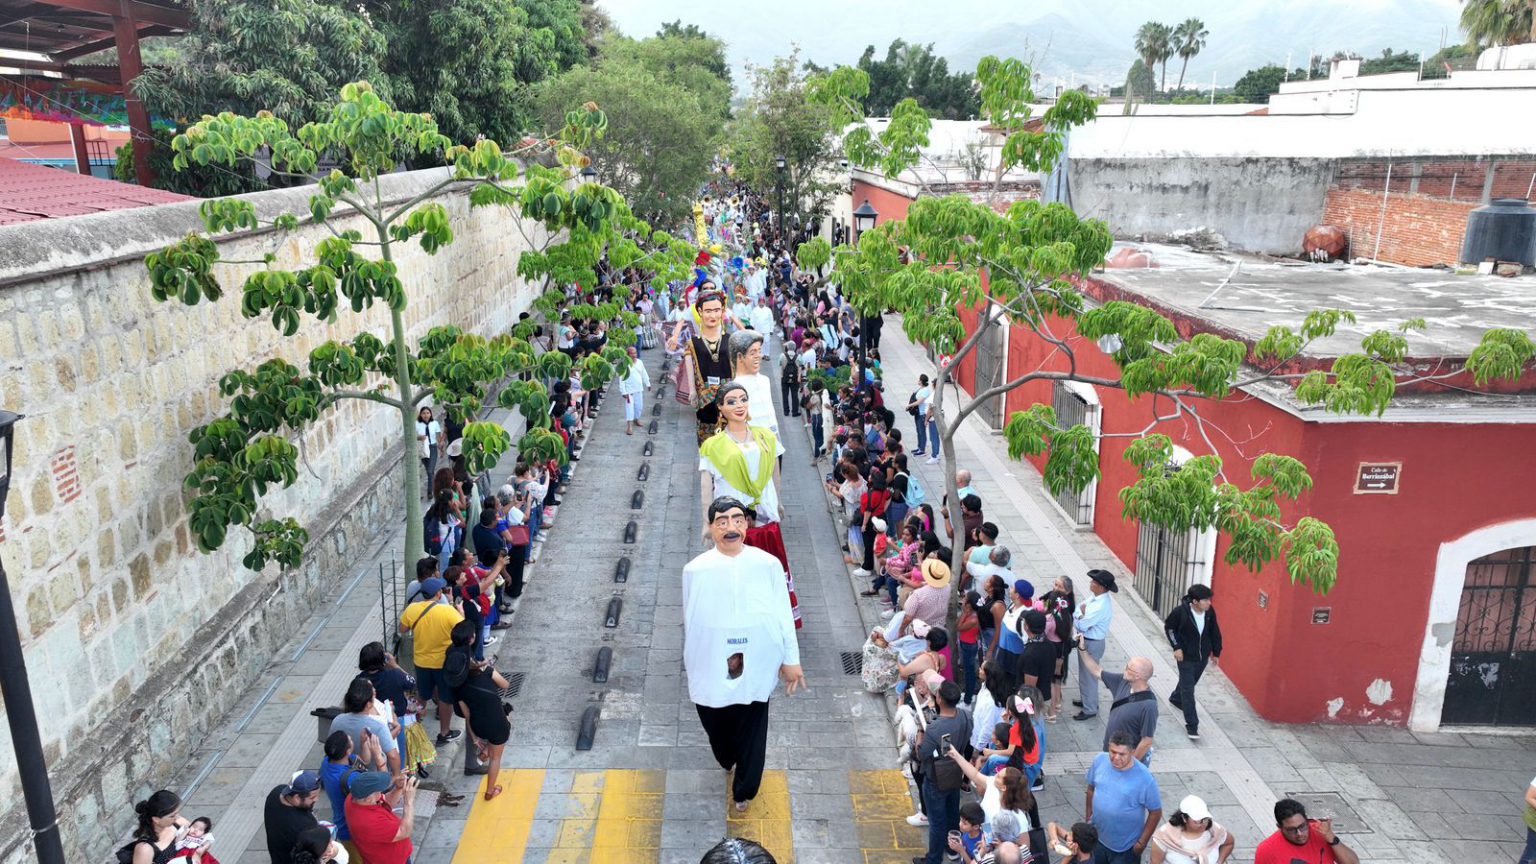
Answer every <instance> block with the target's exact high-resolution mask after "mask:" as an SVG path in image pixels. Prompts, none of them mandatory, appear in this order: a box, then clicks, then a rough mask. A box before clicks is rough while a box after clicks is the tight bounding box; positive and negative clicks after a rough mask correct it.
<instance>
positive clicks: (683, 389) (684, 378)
mask: <svg viewBox="0 0 1536 864" xmlns="http://www.w3.org/2000/svg"><path fill="white" fill-rule="evenodd" d="M672 388H673V394H672V395H673V397H674V398H676V399H677V402H678V404H679V405H687V406H689V407H690V408H691V407H693V358H692V357H691V356H689V354H688V352H687V351H684V352H683V356H682V358H681V359H680V360H678V362H677V375H676V377H675V378H674V380H673V382H672Z"/></svg>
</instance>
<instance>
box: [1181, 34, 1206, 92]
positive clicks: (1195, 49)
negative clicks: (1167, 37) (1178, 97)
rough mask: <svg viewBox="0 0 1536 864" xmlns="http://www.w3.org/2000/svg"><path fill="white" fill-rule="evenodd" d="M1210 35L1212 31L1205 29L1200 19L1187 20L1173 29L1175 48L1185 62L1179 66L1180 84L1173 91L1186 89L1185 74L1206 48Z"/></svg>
mask: <svg viewBox="0 0 1536 864" xmlns="http://www.w3.org/2000/svg"><path fill="white" fill-rule="evenodd" d="M1210 35H1211V31H1209V30H1207V29H1205V22H1204V21H1201V20H1200V19H1199V18H1185V19H1184V20H1183V21H1182V22H1180V23H1179V26H1177V27H1175V28H1174V29H1173V47H1174V50H1175V52H1176V53H1177V54H1178V55H1179V59H1180V60H1181V61H1183V62H1181V63H1180V64H1179V83H1178V84H1176V85H1174V88H1173V89H1175V90H1183V89H1184V73H1185V72H1187V71H1188V70H1189V61H1190V60H1191V59H1192V58H1193V57H1194V56H1195V55H1196V54H1199V53H1200V51H1201V49H1203V48H1204V47H1205V39H1206V37H1207V36H1210Z"/></svg>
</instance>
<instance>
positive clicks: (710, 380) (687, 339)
mask: <svg viewBox="0 0 1536 864" xmlns="http://www.w3.org/2000/svg"><path fill="white" fill-rule="evenodd" d="M693 308H694V313H695V314H694V318H695V319H696V321H697V324H695V325H690V324H689V323H688V322H686V321H683V322H679V324H678V325H677V326H676V327H674V328H673V330H672V335H671V336H669V337H667V353H669V354H676V353H677V352H678V351H681V352H682V353H683V357H684V359H685V360H686V361H687V362H686V363H685V367H686V369H687V370H691V374H692V376H693V401H692V405H693V409H694V414H695V417H696V418H697V421H698V424H699V429H698V435H699V443H700V444H702V443H704V439H705V438H708V437H709V436H711V435H713V434H715V428H716V425H717V424H718V422H719V420H720V409H719V406H718V405H716V403H715V394H716V393H718V392H719V391H720V385H722V384H724V383H725V382H726V381H729V380H730V378H731V361H730V357H729V356H728V354H727V344H726V340H725V295H724V294H722V293H721V292H720V290H719V289H717V288H716V287H715V283H713V282H708V281H706V282H705V283H704V284H703V285H702V286H701V287H700V288H699V292H698V296H697V298H696V299H695V300H694V305H693Z"/></svg>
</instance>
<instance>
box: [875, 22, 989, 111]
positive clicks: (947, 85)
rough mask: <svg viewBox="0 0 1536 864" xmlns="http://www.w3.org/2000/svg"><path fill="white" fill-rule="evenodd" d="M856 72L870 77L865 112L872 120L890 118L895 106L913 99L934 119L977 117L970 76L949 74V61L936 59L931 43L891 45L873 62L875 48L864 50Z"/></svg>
mask: <svg viewBox="0 0 1536 864" xmlns="http://www.w3.org/2000/svg"><path fill="white" fill-rule="evenodd" d="M858 68H859V69H861V70H863V71H864V73H865V74H867V75H868V76H869V98H868V99H867V100H866V104H865V110H866V111H868V112H869V114H870V116H873V117H886V116H889V114H890V113H891V110H892V109H893V108H895V107H896V103H898V102H900V101H901V100H903V99H907V98H912V99H915V100H917V104H918V105H919V106H920V107H922V109H923V110H924V111H926V112H928V114H929V115H931V116H934V117H941V118H943V119H946V120H966V119H969V118H971V117H975V116H976V112H977V111H978V110H979V108H980V106H979V104H978V103H977V101H976V92H975V88H974V87H972V84H971V82H972V78H973V76H972V75H970V74H968V73H965V72H955V73H953V74H951V73H950V71H949V61H947V60H945V59H944V58H943V57H938V56H935V55H934V53H933V43H931V42H930V43H928V44H927V45H910V44H908V43H907V42H906V41H905V40H902V39H897V40H895V41H893V42H892V43H891V45H890V47H889V48H887V49H886V51H885V59H884V60H876V59H875V46H873V45H870V46H869V47H867V48H865V49H864V54H863V56H861V57H860V58H859V61H858Z"/></svg>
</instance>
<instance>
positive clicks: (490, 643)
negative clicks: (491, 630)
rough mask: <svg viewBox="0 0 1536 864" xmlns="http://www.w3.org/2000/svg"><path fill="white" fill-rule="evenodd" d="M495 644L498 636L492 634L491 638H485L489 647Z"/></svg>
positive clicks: (486, 645)
mask: <svg viewBox="0 0 1536 864" xmlns="http://www.w3.org/2000/svg"><path fill="white" fill-rule="evenodd" d="M495 644H496V637H495V636H492V637H491V638H489V639H487V640H485V647H487V648H489V647H491V646H492V645H495Z"/></svg>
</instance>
